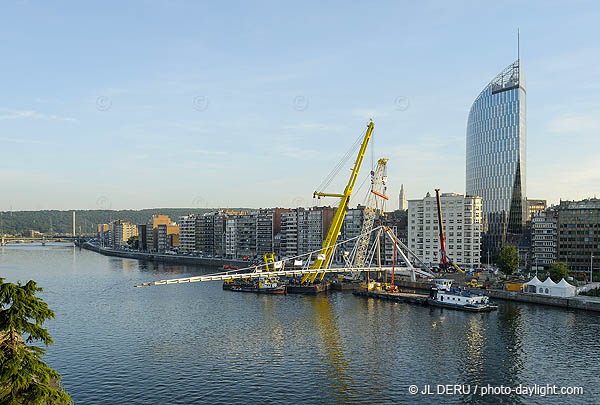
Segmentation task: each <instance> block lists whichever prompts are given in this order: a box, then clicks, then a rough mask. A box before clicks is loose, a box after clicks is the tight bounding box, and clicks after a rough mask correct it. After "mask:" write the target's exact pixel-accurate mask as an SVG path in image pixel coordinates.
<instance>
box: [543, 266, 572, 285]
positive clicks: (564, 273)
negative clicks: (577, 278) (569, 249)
mask: <svg viewBox="0 0 600 405" xmlns="http://www.w3.org/2000/svg"><path fill="white" fill-rule="evenodd" d="M548 275H549V276H550V278H551V279H552V281H554V282H555V283H558V282H559V281H560V280H561V279H563V278H567V277H569V269H568V268H567V263H564V262H554V263H550V271H549V272H548Z"/></svg>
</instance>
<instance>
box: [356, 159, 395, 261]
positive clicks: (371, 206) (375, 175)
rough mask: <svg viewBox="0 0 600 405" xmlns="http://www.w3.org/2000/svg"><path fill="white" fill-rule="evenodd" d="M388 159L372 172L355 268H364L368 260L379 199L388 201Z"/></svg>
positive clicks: (379, 161) (382, 160)
mask: <svg viewBox="0 0 600 405" xmlns="http://www.w3.org/2000/svg"><path fill="white" fill-rule="evenodd" d="M387 161H388V159H379V160H378V161H377V168H376V169H375V171H373V172H371V190H370V192H369V196H368V199H367V206H366V207H365V209H364V211H363V212H364V214H363V225H362V231H361V235H360V238H358V241H356V244H357V247H356V256H355V257H354V266H355V267H363V266H364V265H365V259H366V258H367V250H368V248H369V242H370V241H371V229H373V224H374V223H375V217H376V216H377V197H380V198H383V199H384V200H387V199H388V197H387V196H386V195H385V194H384V193H385V182H386V175H385V171H386V164H387Z"/></svg>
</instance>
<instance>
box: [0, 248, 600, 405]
mask: <svg viewBox="0 0 600 405" xmlns="http://www.w3.org/2000/svg"><path fill="white" fill-rule="evenodd" d="M214 271H215V269H211V268H199V267H190V266H180V265H170V264H157V263H144V262H138V261H137V260H131V259H121V258H112V257H106V256H102V255H99V254H97V253H94V252H90V251H86V250H80V249H79V248H75V247H73V246H70V245H68V244H48V245H47V246H44V247H42V246H40V245H12V246H7V247H3V248H0V277H4V278H6V279H7V281H9V282H14V281H17V280H21V281H23V282H25V281H27V280H29V279H33V280H35V281H37V282H38V284H39V285H40V286H41V287H43V288H44V291H43V293H41V296H42V298H43V299H44V300H45V301H46V302H47V303H48V304H49V306H50V308H52V309H53V310H54V311H55V313H56V319H54V320H51V321H48V322H47V323H46V326H47V328H48V329H49V331H50V333H51V335H52V337H53V338H54V344H53V345H51V346H50V347H49V348H48V353H47V355H46V361H47V363H48V364H49V365H50V366H51V367H53V368H54V369H56V370H57V371H58V372H59V373H60V374H61V375H62V377H63V384H64V387H65V389H66V390H67V391H68V392H69V394H70V395H71V397H72V398H73V400H74V401H75V403H77V404H187V403H299V402H304V403H348V402H352V403H364V402H370V403H464V402H466V403H524V404H528V403H540V404H543V403H561V404H565V403H566V404H579V403H590V404H591V403H598V402H600V387H598V376H599V375H600V365H599V364H598V363H599V360H600V344H599V343H600V315H598V314H595V313H588V312H574V311H568V310H563V309H554V308H549V307H542V306H534V305H529V304H518V303H509V302H500V303H499V304H500V307H499V309H498V311H496V312H493V313H483V314H472V313H465V312H460V311H453V310H444V309H438V308H428V307H421V306H413V305H410V304H403V303H392V302H388V301H378V300H375V299H366V298H363V297H356V296H354V295H352V293H348V292H343V293H342V292H332V293H329V294H326V295H322V296H302V295H287V296H267V295H255V294H251V293H235V292H230V291H223V290H222V289H221V284H220V283H219V282H208V283H194V284H181V285H168V286H152V287H146V288H134V287H133V286H134V285H135V284H138V283H140V282H146V281H152V280H157V279H164V278H177V277H187V276H192V275H199V274H203V273H207V272H214ZM446 384H450V385H455V384H458V385H460V387H459V388H460V389H461V390H462V392H456V389H454V387H446V386H445V385H446ZM536 384H537V385H538V386H542V388H540V387H538V391H537V394H535V393H534V394H533V395H531V396H529V395H527V394H523V393H522V391H521V390H523V389H524V388H525V387H531V388H530V389H535V385H536ZM548 384H549V385H556V386H558V387H583V390H584V391H583V394H580V395H545V396H541V395H540V394H541V393H542V391H541V390H542V389H546V388H545V387H546V385H548ZM411 385H416V386H417V387H418V389H419V390H420V391H423V390H425V389H426V386H427V385H429V389H430V392H432V393H433V394H431V395H430V394H423V393H417V394H415V395H412V394H411V393H410V392H409V390H410V389H411V388H410V386H411ZM519 386H521V388H518V387H519ZM502 387H506V388H502ZM482 388H485V389H487V392H486V394H485V395H484V394H483V390H482ZM510 388H512V389H513V390H518V392H514V391H513V392H511V393H508V392H507V389H510ZM558 389H560V388H558ZM493 390H495V393H494V392H493ZM498 390H503V393H502V392H500V391H498ZM546 390H547V389H546ZM546 392H547V391H546Z"/></svg>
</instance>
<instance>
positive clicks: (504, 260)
mask: <svg viewBox="0 0 600 405" xmlns="http://www.w3.org/2000/svg"><path fill="white" fill-rule="evenodd" d="M496 263H497V264H498V268H499V269H500V271H501V272H503V273H504V274H513V273H514V272H515V271H516V270H517V269H518V268H519V257H518V256H517V248H516V247H515V246H504V247H503V248H502V250H500V253H498V257H497V258H496Z"/></svg>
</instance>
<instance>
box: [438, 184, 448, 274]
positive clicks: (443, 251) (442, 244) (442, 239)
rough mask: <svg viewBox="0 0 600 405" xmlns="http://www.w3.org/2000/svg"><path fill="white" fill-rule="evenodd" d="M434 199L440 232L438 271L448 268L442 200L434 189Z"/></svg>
mask: <svg viewBox="0 0 600 405" xmlns="http://www.w3.org/2000/svg"><path fill="white" fill-rule="evenodd" d="M435 197H436V199H437V211H438V223H439V224H438V226H439V230H440V253H441V254H440V256H441V257H440V269H445V268H446V267H447V266H448V259H447V258H446V256H447V255H446V235H444V221H443V218H442V200H441V199H440V189H439V188H436V189H435Z"/></svg>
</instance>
